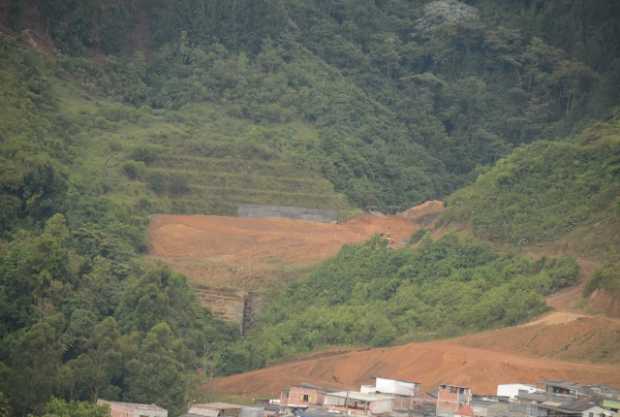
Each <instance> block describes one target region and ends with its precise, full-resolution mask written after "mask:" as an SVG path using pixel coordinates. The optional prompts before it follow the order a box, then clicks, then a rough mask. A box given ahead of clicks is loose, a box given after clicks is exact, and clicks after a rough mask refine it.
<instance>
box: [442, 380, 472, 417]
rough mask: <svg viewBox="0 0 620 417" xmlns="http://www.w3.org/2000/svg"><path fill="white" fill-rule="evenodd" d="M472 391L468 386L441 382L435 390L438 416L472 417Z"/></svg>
mask: <svg viewBox="0 0 620 417" xmlns="http://www.w3.org/2000/svg"><path fill="white" fill-rule="evenodd" d="M471 401H472V393H471V389H469V388H468V387H461V386H458V385H448V384H442V385H440V386H439V388H438V390H437V416H438V417H459V416H465V417H473V416H474V410H473V408H472V405H471Z"/></svg>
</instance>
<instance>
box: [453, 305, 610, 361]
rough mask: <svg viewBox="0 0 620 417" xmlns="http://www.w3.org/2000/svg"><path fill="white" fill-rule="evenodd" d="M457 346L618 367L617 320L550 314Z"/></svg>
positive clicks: (464, 340) (471, 337)
mask: <svg viewBox="0 0 620 417" xmlns="http://www.w3.org/2000/svg"><path fill="white" fill-rule="evenodd" d="M457 341H458V343H459V344H463V345H466V346H470V347H478V348H483V349H488V350H494V351H499V352H507V353H513V354H523V355H529V356H536V357H547V358H553V359H559V360H570V361H585V360H590V361H596V362H605V363H614V364H620V348H619V346H620V320H617V319H612V318H609V317H604V316H588V315H585V314H579V313H573V312H554V313H551V314H549V315H546V316H544V317H542V318H541V319H538V320H535V321H532V322H530V323H527V324H525V325H522V326H517V327H509V328H505V329H499V330H493V331H487V332H482V333H477V334H473V335H469V336H465V337H462V338H460V339H458V340H457Z"/></svg>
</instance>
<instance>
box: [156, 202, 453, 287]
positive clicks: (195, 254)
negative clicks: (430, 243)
mask: <svg viewBox="0 0 620 417" xmlns="http://www.w3.org/2000/svg"><path fill="white" fill-rule="evenodd" d="M442 208H443V205H442V206H441V209H442ZM434 210H435V211H436V210H437V209H434ZM429 212H430V211H429V210H428V209H427V210H425V211H424V212H423V213H422V214H423V216H428V214H429ZM419 227H420V224H419V223H417V222H416V216H407V217H404V216H378V215H363V216H359V217H355V218H353V219H351V220H349V221H347V222H346V223H343V224H327V223H316V222H308V221H302V220H291V219H282V218H268V219H255V218H239V217H223V216H172V215H158V216H154V217H153V219H152V221H151V225H150V228H149V234H150V244H151V255H152V256H154V257H156V258H158V259H160V260H162V261H163V262H164V263H166V264H168V265H170V266H171V267H172V268H173V269H175V270H177V271H179V272H182V273H184V274H186V275H188V276H189V277H190V278H192V279H193V280H194V282H196V283H199V284H206V285H210V286H216V287H233V288H243V289H259V288H261V287H263V286H264V285H265V282H266V281H268V280H274V279H277V276H274V271H282V270H286V269H287V268H291V267H293V268H294V267H304V266H308V265H312V264H314V263H317V262H319V261H322V260H324V259H327V258H329V257H332V256H334V255H335V254H336V253H337V252H338V251H339V250H340V248H341V247H342V246H343V245H345V244H350V243H357V242H362V241H365V240H367V239H369V238H370V237H371V236H373V235H375V234H384V235H385V236H386V237H388V238H389V239H390V240H391V242H392V243H393V244H394V245H399V244H401V243H403V242H405V241H406V240H407V239H408V238H409V237H410V236H411V234H412V233H413V232H415V231H416V230H417V229H418V228H419Z"/></svg>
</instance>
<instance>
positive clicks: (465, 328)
mask: <svg viewBox="0 0 620 417" xmlns="http://www.w3.org/2000/svg"><path fill="white" fill-rule="evenodd" d="M578 273H579V267H578V266H577V263H576V262H575V260H574V259H573V258H557V259H545V258H543V259H541V260H539V261H536V262H534V261H531V260H529V259H527V258H524V257H518V256H510V255H499V254H497V253H495V252H494V251H493V250H492V249H491V248H490V246H488V245H485V244H483V243H480V242H477V241H472V240H465V239H462V238H458V237H457V236H456V235H448V236H446V237H444V238H442V239H440V240H438V241H435V242H433V241H431V240H427V241H425V242H424V243H423V244H422V246H421V247H419V248H418V250H416V251H413V250H412V249H411V248H410V247H406V248H403V249H399V250H394V249H390V248H389V247H388V245H387V241H385V240H382V239H381V238H379V237H375V238H373V239H371V240H370V241H368V242H367V243H364V244H362V245H358V246H346V247H344V248H343V249H342V250H341V251H340V253H339V254H338V256H337V257H336V258H334V259H332V260H329V261H327V262H325V263H324V264H322V265H321V266H320V267H318V268H317V269H316V270H315V271H313V272H312V274H311V276H310V277H309V278H308V279H306V280H302V281H298V282H294V283H292V284H290V285H289V286H287V287H286V288H284V289H283V290H282V291H281V292H280V293H279V294H277V295H276V296H275V297H274V298H273V299H272V300H271V301H270V303H269V304H268V306H266V308H265V312H264V314H263V316H262V318H261V321H260V324H259V326H258V328H257V329H256V330H255V331H254V333H253V334H252V335H251V336H250V339H249V341H245V342H244V343H246V344H249V345H250V346H252V348H253V350H252V351H251V352H250V353H249V354H248V360H250V362H251V364H252V365H257V364H258V365H260V364H261V361H265V360H267V361H270V360H274V359H277V358H280V357H283V356H290V355H293V354H296V353H299V352H309V351H312V350H313V349H317V348H319V347H325V346H328V345H370V346H384V345H387V344H390V343H394V342H404V341H410V340H424V339H428V338H435V337H445V336H455V335H459V334H464V333H466V332H471V331H475V330H482V329H488V328H493V327H500V326H509V325H514V324H517V323H519V322H522V321H524V320H526V319H528V318H531V317H532V316H534V315H536V314H539V313H541V312H543V311H545V309H546V306H545V303H544V299H543V296H544V295H547V294H550V293H552V292H554V291H557V290H558V289H560V288H564V287H566V286H570V285H572V284H574V283H575V282H576V280H577V276H578Z"/></svg>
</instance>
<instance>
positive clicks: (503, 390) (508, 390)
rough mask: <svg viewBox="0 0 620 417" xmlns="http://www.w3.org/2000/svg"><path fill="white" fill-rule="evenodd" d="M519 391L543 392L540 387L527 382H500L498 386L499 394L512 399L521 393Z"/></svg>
mask: <svg viewBox="0 0 620 417" xmlns="http://www.w3.org/2000/svg"><path fill="white" fill-rule="evenodd" d="M519 391H525V392H527V393H530V394H531V393H534V392H542V390H541V389H540V388H536V387H535V386H534V385H527V384H500V385H498V386H497V396H498V397H506V398H508V399H510V400H514V399H515V398H516V397H517V396H518V395H519Z"/></svg>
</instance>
